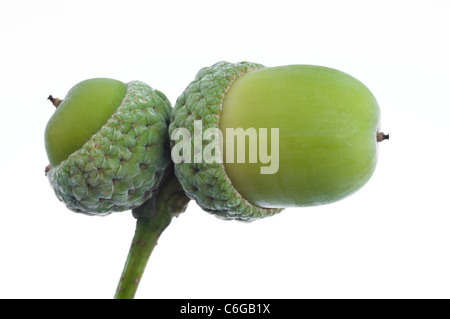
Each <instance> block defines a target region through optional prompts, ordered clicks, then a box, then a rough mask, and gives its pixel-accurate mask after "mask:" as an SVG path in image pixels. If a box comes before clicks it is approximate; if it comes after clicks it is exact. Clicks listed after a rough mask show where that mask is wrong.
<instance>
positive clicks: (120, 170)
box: [45, 78, 171, 215]
mask: <svg viewBox="0 0 450 319" xmlns="http://www.w3.org/2000/svg"><path fill="white" fill-rule="evenodd" d="M49 99H51V100H52V102H53V103H54V104H55V106H57V108H56V111H55V112H54V114H53V116H52V117H51V119H50V120H49V122H48V124H47V127H46V130H45V146H46V150H47V155H48V158H49V160H50V165H49V166H48V167H47V169H46V171H47V172H46V174H47V176H48V179H49V181H50V184H51V185H52V187H53V189H54V191H55V193H56V196H57V197H58V198H59V199H60V200H61V201H62V202H64V203H65V204H66V205H67V207H68V208H69V209H71V210H72V211H75V212H81V213H84V214H95V215H106V214H109V213H111V212H117V211H124V210H129V209H132V208H134V207H139V206H140V205H142V204H143V203H144V202H145V201H146V200H147V199H149V198H150V197H151V196H152V193H153V191H154V190H155V189H157V187H158V185H159V183H160V182H161V179H162V178H163V176H164V172H165V170H166V168H167V167H168V166H169V164H170V158H169V154H168V152H167V141H168V136H167V126H168V120H169V117H170V112H171V105H170V102H169V101H168V100H167V98H166V97H165V95H164V94H163V93H161V92H159V91H157V90H154V89H153V88H151V87H150V86H148V85H146V84H144V83H142V82H138V81H133V82H130V83H123V82H120V81H117V80H113V79H105V78H96V79H89V80H85V81H82V82H80V83H78V84H77V85H75V86H74V87H73V88H72V89H71V90H70V91H69V92H68V93H67V95H66V97H65V98H64V99H63V100H62V101H60V100H59V99H55V98H53V97H52V96H50V97H49Z"/></svg>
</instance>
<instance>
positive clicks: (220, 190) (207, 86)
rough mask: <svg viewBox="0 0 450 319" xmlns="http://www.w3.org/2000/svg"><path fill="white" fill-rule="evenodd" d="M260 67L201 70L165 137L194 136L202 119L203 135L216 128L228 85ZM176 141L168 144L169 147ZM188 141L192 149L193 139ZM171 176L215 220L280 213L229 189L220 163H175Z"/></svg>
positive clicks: (180, 101)
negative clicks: (175, 133)
mask: <svg viewBox="0 0 450 319" xmlns="http://www.w3.org/2000/svg"><path fill="white" fill-rule="evenodd" d="M260 68H263V66H262V65H261V64H256V63H251V62H240V63H236V64H232V63H229V62H218V63H216V64H214V65H212V66H211V67H206V68H203V69H201V70H200V71H199V72H198V74H197V76H196V77H195V79H194V81H192V82H191V83H190V84H189V85H188V86H187V88H186V89H185V91H184V92H183V93H182V95H181V96H180V97H179V98H178V100H177V102H176V105H175V107H174V109H173V111H172V116H171V123H170V126H169V135H170V136H171V135H172V132H173V131H174V130H175V129H177V128H186V129H188V130H189V132H190V134H191V136H194V122H195V121H197V120H202V130H203V132H205V130H206V129H208V128H217V129H219V120H220V113H221V111H222V101H223V99H224V97H225V94H226V92H227V91H228V89H229V88H230V86H231V85H232V84H233V82H234V81H235V80H236V79H238V78H239V77H240V76H242V75H244V74H245V73H247V72H250V71H253V70H256V69H260ZM176 142H177V141H173V140H172V141H171V145H172V147H173V145H174V144H175V143H176ZM191 142H192V145H191V147H192V149H193V150H194V139H191ZM195 151H199V150H194V152H195ZM191 162H192V161H191ZM175 174H176V175H177V177H178V179H179V180H180V183H181V185H182V186H183V188H184V190H185V192H186V194H187V195H188V196H189V197H190V198H192V199H195V200H196V202H197V204H198V205H200V206H201V207H202V208H203V209H204V210H205V211H207V212H210V213H213V214H214V215H216V216H217V217H219V218H222V219H230V220H240V221H252V220H255V219H259V218H263V217H267V216H271V215H274V214H276V213H278V212H280V211H281V209H266V208H261V207H258V206H255V205H253V204H251V203H249V202H248V201H247V200H246V199H245V198H244V197H243V196H241V195H240V194H239V192H238V191H237V190H236V189H235V188H234V187H233V185H232V183H231V181H230V179H229V178H228V177H227V174H226V172H225V167H224V165H223V163H216V162H213V163H206V162H205V161H202V162H201V163H187V162H181V163H179V164H177V163H175Z"/></svg>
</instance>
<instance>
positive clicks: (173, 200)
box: [114, 170, 189, 299]
mask: <svg viewBox="0 0 450 319" xmlns="http://www.w3.org/2000/svg"><path fill="white" fill-rule="evenodd" d="M188 202H189V198H188V197H187V196H186V195H185V193H184V191H183V189H182V187H181V185H180V183H179V182H178V179H177V178H176V177H175V174H174V173H173V170H170V173H169V174H168V176H167V177H166V179H165V180H164V181H163V182H162V184H161V186H160V188H159V190H158V193H157V194H155V195H154V196H153V197H152V198H151V199H149V200H148V201H147V202H145V203H144V204H143V205H142V206H140V207H138V208H136V209H133V216H134V217H135V218H136V219H137V222H136V232H135V234H134V238H133V241H132V243H131V247H130V250H129V253H128V257H127V261H126V262H125V266H124V269H123V272H122V276H121V277H120V281H119V284H118V286H117V290H116V294H115V296H114V298H115V299H133V298H134V295H135V294H136V291H137V288H138V285H139V281H140V280H141V278H142V275H143V273H144V270H145V267H146V265H147V261H148V259H149V258H150V255H151V253H152V251H153V248H154V247H155V245H156V243H157V241H158V238H159V236H160V235H161V234H162V232H163V231H164V229H166V227H167V226H169V224H170V221H171V220H172V217H174V216H177V215H178V214H180V213H182V212H183V211H184V210H185V209H186V207H187V204H188Z"/></svg>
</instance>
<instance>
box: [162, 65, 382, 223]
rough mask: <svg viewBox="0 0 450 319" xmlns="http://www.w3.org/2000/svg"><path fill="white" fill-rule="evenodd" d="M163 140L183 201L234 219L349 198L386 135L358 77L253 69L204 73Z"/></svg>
mask: <svg viewBox="0 0 450 319" xmlns="http://www.w3.org/2000/svg"><path fill="white" fill-rule="evenodd" d="M169 134H170V139H171V148H172V151H171V152H172V154H171V156H172V160H173V161H174V163H175V166H174V167H175V174H176V176H177V177H178V179H179V181H180V183H181V185H182V187H183V189H184V190H185V192H186V194H187V195H188V196H189V197H190V198H192V199H194V200H195V201H196V202H197V204H198V205H199V206H200V207H202V208H203V209H204V210H205V211H207V212H210V213H212V214H214V215H215V216H217V217H219V218H222V219H227V220H239V221H253V220H256V219H260V218H264V217H267V216H272V215H274V214H277V213H279V212H281V211H282V210H283V209H285V208H288V207H306V206H315V205H324V204H330V203H333V202H336V201H338V200H341V199H343V198H346V197H348V196H350V195H351V194H353V193H355V192H356V191H357V190H359V189H360V188H361V187H363V185H365V184H366V183H367V182H368V180H369V179H370V177H371V176H372V174H373V172H374V170H375V167H376V163H377V158H378V143H379V142H381V141H382V140H385V139H388V138H389V135H386V134H384V133H382V132H380V109H379V106H378V103H377V101H376V99H375V97H374V95H373V94H372V93H371V92H370V90H369V89H368V88H367V87H366V86H365V85H364V84H362V83H361V82H360V81H358V80H357V79H355V78H354V77H352V76H350V75H348V74H346V73H344V72H341V71H339V70H336V69H332V68H328V67H323V66H314V65H287V66H279V67H264V66H263V65H261V64H257V63H252V62H240V63H235V64H233V63H229V62H218V63H216V64H214V65H212V66H210V67H205V68H203V69H201V70H200V71H199V72H198V74H197V76H196V77H195V79H194V80H193V81H192V82H191V83H190V84H189V85H188V86H187V88H186V89H185V91H184V92H183V93H182V94H181V95H180V97H179V98H178V99H177V101H176V104H175V107H174V109H173V111H172V115H171V122H170V126H169Z"/></svg>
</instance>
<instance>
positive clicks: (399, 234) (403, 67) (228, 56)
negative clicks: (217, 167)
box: [0, 0, 450, 298]
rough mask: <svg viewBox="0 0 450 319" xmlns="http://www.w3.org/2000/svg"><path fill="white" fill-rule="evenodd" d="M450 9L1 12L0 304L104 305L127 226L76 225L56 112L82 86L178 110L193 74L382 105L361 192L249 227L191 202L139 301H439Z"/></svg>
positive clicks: (86, 4) (259, 4)
mask: <svg viewBox="0 0 450 319" xmlns="http://www.w3.org/2000/svg"><path fill="white" fill-rule="evenodd" d="M449 34H450V2H448V1H445V0H442V1H433V0H426V1H411V0H409V1H396V0H389V1H381V0H376V1H282V0H277V1H252V2H250V1H244V0H240V1H232V0H227V1H196V0H190V1H168V0H165V1H158V2H151V1H133V0H126V1H111V0H109V1H98V0H89V1H79V0H78V1H44V0H42V1H20V0H14V1H2V2H1V4H0V45H1V50H0V57H1V58H0V72H1V73H0V81H1V83H0V92H1V100H0V101H1V105H0V106H1V114H2V116H1V119H2V121H1V125H0V129H1V132H0V134H1V135H0V136H1V148H0V150H1V156H0V161H1V163H0V165H1V172H2V174H1V181H0V183H1V184H0V186H1V189H0V196H1V212H0V297H1V298H112V297H113V295H114V292H115V289H116V285H117V282H118V279H119V277H120V274H121V271H122V267H123V263H124V261H125V258H126V255H127V252H128V248H129V245H130V242H131V238H132V236H133V234H134V226H135V221H134V219H133V218H132V216H131V213H130V212H123V213H116V214H113V215H110V216H108V217H88V216H85V215H80V214H75V213H72V212H70V211H69V210H67V209H66V208H65V206H64V205H63V204H62V203H61V202H59V201H58V200H57V199H56V197H55V195H54V193H53V191H52V189H51V188H50V186H49V184H48V181H47V179H46V177H45V176H44V167H45V166H46V165H47V163H48V160H47V157H46V153H45V149H44V138H43V135H44V128H45V125H46V122H47V120H48V119H49V118H50V116H51V114H52V112H53V107H52V106H51V104H50V103H49V101H47V100H46V98H47V96H48V95H49V94H53V95H54V96H58V97H61V98H62V97H64V95H65V93H66V92H67V91H68V90H69V89H70V87H71V86H73V85H74V84H76V83H77V82H79V81H81V80H84V79H87V78H91V77H111V78H116V79H119V80H122V81H130V80H141V81H144V82H146V83H148V84H150V85H151V86H152V87H154V88H157V89H159V90H161V91H163V92H164V93H165V94H166V95H167V96H168V98H169V99H170V101H171V102H172V104H174V103H175V101H176V99H177V97H178V96H179V94H181V92H182V91H183V90H184V88H185V87H186V85H187V84H188V83H189V82H190V81H191V80H192V79H193V78H194V76H195V74H196V72H197V71H198V70H199V69H200V68H201V67H204V66H209V65H211V64H213V63H215V62H217V61H221V60H227V61H230V62H238V61H242V60H247V61H253V62H259V63H262V64H264V65H266V66H277V65H285V64H318V65H324V66H328V67H333V68H337V69H340V70H342V71H344V72H347V73H349V74H351V75H353V76H354V77H356V78H358V79H359V80H360V81H362V82H363V83H365V84H366V85H367V86H368V87H369V88H370V90H371V91H372V92H373V93H374V95H375V96H376V97H377V99H378V102H379V105H380V108H381V111H382V129H383V130H384V131H385V132H388V133H390V136H391V140H390V141H386V142H383V143H382V144H381V145H380V147H381V149H380V156H379V162H378V166H377V169H376V171H375V174H374V175H373V177H372V179H371V180H370V181H369V182H368V184H366V186H365V187H364V188H363V189H361V190H360V191H359V192H357V193H356V194H354V195H353V196H351V197H349V198H347V199H344V200H342V201H340V202H338V203H335V204H332V205H327V206H322V207H315V208H292V209H287V210H285V211H284V212H283V213H282V214H280V215H277V216H274V217H271V218H267V219H264V220H260V221H257V222H254V223H251V224H244V223H238V222H226V221H222V220H219V219H217V218H215V217H214V216H212V215H209V214H207V213H205V212H203V211H202V210H201V209H200V208H199V207H198V206H197V205H196V204H195V203H194V202H191V203H190V205H189V207H188V209H187V211H186V213H184V214H183V215H181V216H180V217H179V218H177V219H174V220H173V222H172V224H171V225H170V226H169V227H168V228H167V229H166V231H165V232H164V233H163V235H162V236H161V238H160V240H159V244H158V246H157V247H156V248H155V250H154V252H153V254H152V256H151V258H150V261H149V265H148V267H147V271H146V272H145V274H144V277H143V279H142V281H141V284H140V287H139V290H138V293H137V295H136V298H449V297H450V271H449V269H450V209H449V206H450V204H449V197H450V186H449V180H450V172H449V170H450V169H449V163H450V154H449V151H448V150H449V145H450V130H449V123H450V99H449V90H450V78H449V74H450V62H449V60H450V59H449V57H450V48H449V46H448V44H449Z"/></svg>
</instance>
